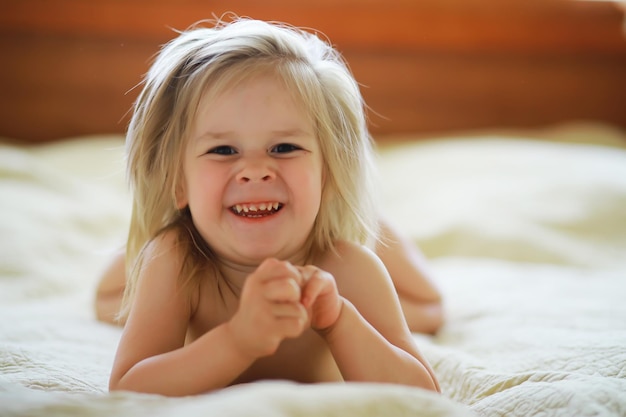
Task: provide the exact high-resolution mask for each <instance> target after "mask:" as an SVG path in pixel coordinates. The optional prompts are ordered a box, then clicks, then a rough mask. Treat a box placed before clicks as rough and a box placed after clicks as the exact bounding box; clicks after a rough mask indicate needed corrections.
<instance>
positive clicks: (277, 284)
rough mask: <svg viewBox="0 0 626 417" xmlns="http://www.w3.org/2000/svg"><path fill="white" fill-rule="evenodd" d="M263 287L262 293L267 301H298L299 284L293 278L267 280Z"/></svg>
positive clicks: (299, 293) (299, 294)
mask: <svg viewBox="0 0 626 417" xmlns="http://www.w3.org/2000/svg"><path fill="white" fill-rule="evenodd" d="M263 289H264V291H263V295H264V296H265V298H266V299H267V300H269V301H283V302H288V301H300V296H301V290H300V285H298V283H297V282H296V280H295V279H294V278H287V279H275V280H273V281H269V282H267V283H266V284H265V285H264V286H263Z"/></svg>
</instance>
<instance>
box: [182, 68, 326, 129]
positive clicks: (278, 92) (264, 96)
mask: <svg viewBox="0 0 626 417" xmlns="http://www.w3.org/2000/svg"><path fill="white" fill-rule="evenodd" d="M255 98H256V99H257V100H254V99H255ZM281 100H282V102H283V103H285V104H286V105H287V107H288V109H287V110H289V111H287V112H285V113H286V114H285V116H287V115H288V114H292V113H293V112H292V111H291V110H292V109H293V110H296V111H297V113H298V114H299V115H300V116H304V118H306V119H307V121H308V122H312V121H313V120H314V112H313V109H312V106H310V105H308V104H309V100H307V98H306V97H305V96H304V94H303V93H302V92H301V91H300V89H299V88H297V86H294V84H293V83H290V82H289V81H287V80H285V79H284V78H282V77H281V76H279V75H278V74H275V73H271V72H261V73H257V74H248V75H246V76H244V77H233V78H230V79H227V80H220V81H218V82H214V83H207V85H206V86H205V87H204V90H203V92H202V94H201V95H200V97H199V100H198V103H197V105H196V109H195V111H194V113H195V117H194V119H196V118H197V117H198V116H201V115H202V114H203V113H205V112H207V111H211V110H216V109H219V108H221V107H226V106H228V105H232V102H236V103H237V104H239V105H241V104H246V103H248V102H254V103H256V104H259V101H261V102H263V101H265V102H271V101H281ZM238 110H242V111H243V109H238Z"/></svg>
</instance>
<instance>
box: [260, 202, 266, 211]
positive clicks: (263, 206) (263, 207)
mask: <svg viewBox="0 0 626 417" xmlns="http://www.w3.org/2000/svg"><path fill="white" fill-rule="evenodd" d="M266 207H267V206H266V205H265V203H261V205H260V206H259V209H260V210H265V208H266Z"/></svg>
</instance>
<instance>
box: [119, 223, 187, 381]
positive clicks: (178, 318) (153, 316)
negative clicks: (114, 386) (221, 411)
mask: <svg viewBox="0 0 626 417" xmlns="http://www.w3.org/2000/svg"><path fill="white" fill-rule="evenodd" d="M177 242H178V239H177V234H176V232H175V231H172V232H165V233H162V234H161V235H159V236H158V237H156V238H155V239H154V240H152V241H151V242H149V243H148V244H147V246H146V247H145V249H144V252H143V262H142V264H141V265H137V267H138V268H139V273H138V277H137V282H136V283H135V289H134V293H133V295H132V298H131V301H130V302H131V304H130V309H129V315H128V319H127V321H126V324H125V326H124V331H123V333H122V338H121V340H120V343H119V346H118V351H117V355H116V359H115V363H114V366H113V371H112V373H111V378H112V379H111V380H112V381H116V380H118V379H119V378H120V377H121V376H122V375H123V374H124V373H126V372H127V371H128V369H130V368H131V366H133V365H134V364H136V363H138V362H139V361H141V360H143V359H145V358H148V357H151V356H155V355H158V354H161V353H165V352H168V351H171V350H174V349H176V348H178V347H181V346H183V345H184V342H185V335H186V332H187V326H188V323H189V318H190V315H191V310H190V307H191V303H190V294H189V293H188V292H186V291H181V287H180V279H179V274H180V270H181V269H180V268H181V265H182V256H181V252H180V250H179V249H180V248H179V246H178V243H177Z"/></svg>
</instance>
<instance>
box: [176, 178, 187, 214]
mask: <svg viewBox="0 0 626 417" xmlns="http://www.w3.org/2000/svg"><path fill="white" fill-rule="evenodd" d="M174 197H175V198H176V208H178V209H179V210H180V209H183V208H185V207H186V206H187V205H188V204H189V200H188V198H187V189H186V187H185V184H184V182H180V183H179V184H178V185H177V186H176V191H175V192H174Z"/></svg>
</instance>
